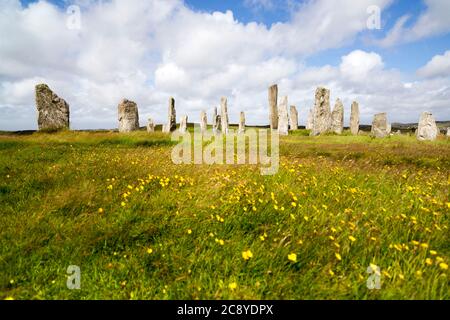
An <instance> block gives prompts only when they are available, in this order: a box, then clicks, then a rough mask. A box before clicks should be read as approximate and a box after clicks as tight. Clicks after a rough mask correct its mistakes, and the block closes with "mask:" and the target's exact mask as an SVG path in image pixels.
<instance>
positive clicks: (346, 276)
mask: <svg viewBox="0 0 450 320" xmlns="http://www.w3.org/2000/svg"><path fill="white" fill-rule="evenodd" d="M172 146H173V144H172V143H171V141H170V137H169V136H168V135H163V134H160V133H155V134H151V135H150V134H147V133H146V132H136V133H133V134H128V135H120V134H118V133H113V132H97V133H96V132H92V133H87V132H62V133H58V134H43V133H35V134H32V135H26V136H15V135H10V134H9V135H8V134H2V135H0V299H449V298H450V293H449V272H450V271H449V270H448V264H449V263H450V241H449V240H450V239H449V235H450V232H449V229H448V228H449V212H450V198H449V194H450V193H449V187H450V175H449V173H450V140H448V139H447V140H446V139H445V138H443V137H441V138H440V140H438V141H436V142H423V143H422V142H417V141H416V140H415V138H414V137H410V136H393V137H391V138H387V139H382V140H374V139H371V138H370V137H368V136H358V137H353V136H349V135H344V136H323V137H317V138H311V137H308V136H306V135H305V132H304V131H299V132H296V133H294V134H293V135H291V136H289V137H286V138H283V139H282V140H281V146H280V154H281V165H280V171H279V173H278V174H277V175H274V176H262V175H260V170H259V167H257V166H250V165H245V166H232V165H223V166H220V165H215V166H206V165H174V164H173V163H172V161H171V158H170V155H171V150H172ZM371 264H373V265H376V266H379V268H380V271H381V289H379V290H369V289H368V288H367V286H366V281H367V278H368V277H369V274H368V273H367V272H366V270H367V268H368V267H369V265H371ZM69 265H78V266H80V268H81V290H69V289H67V287H66V280H67V273H66V271H67V267H68V266H69Z"/></svg>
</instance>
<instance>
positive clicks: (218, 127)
mask: <svg viewBox="0 0 450 320" xmlns="http://www.w3.org/2000/svg"><path fill="white" fill-rule="evenodd" d="M216 123H217V129H216V134H218V133H221V132H222V118H221V117H220V114H218V115H217V116H216Z"/></svg>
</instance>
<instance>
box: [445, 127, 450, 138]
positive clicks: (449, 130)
mask: <svg viewBox="0 0 450 320" xmlns="http://www.w3.org/2000/svg"><path fill="white" fill-rule="evenodd" d="M446 136H447V138H450V128H447V134H446Z"/></svg>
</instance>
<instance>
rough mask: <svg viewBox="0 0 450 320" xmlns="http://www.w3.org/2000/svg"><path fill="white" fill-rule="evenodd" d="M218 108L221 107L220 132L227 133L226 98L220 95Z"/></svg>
mask: <svg viewBox="0 0 450 320" xmlns="http://www.w3.org/2000/svg"><path fill="white" fill-rule="evenodd" d="M220 109H221V115H220V119H221V121H222V126H221V127H222V133H223V134H228V122H229V119H228V106H227V98H225V97H222V98H221V99H220Z"/></svg>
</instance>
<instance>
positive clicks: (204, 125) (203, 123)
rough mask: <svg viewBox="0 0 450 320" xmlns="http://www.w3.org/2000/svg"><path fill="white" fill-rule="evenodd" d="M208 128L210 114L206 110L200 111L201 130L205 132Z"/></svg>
mask: <svg viewBox="0 0 450 320" xmlns="http://www.w3.org/2000/svg"><path fill="white" fill-rule="evenodd" d="M207 130H208V116H207V115H206V112H205V111H202V112H201V113H200V131H201V133H202V134H204V133H205V132H206V131H207Z"/></svg>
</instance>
